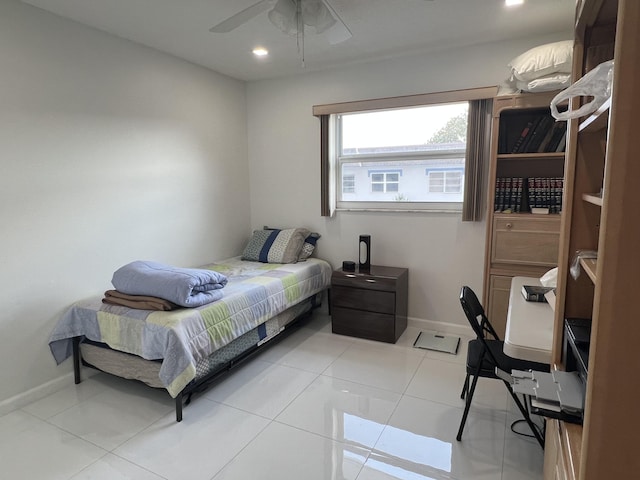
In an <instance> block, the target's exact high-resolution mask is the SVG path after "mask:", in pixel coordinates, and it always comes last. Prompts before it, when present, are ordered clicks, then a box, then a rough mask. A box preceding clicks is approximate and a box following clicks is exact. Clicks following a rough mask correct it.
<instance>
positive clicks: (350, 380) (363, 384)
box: [319, 373, 402, 395]
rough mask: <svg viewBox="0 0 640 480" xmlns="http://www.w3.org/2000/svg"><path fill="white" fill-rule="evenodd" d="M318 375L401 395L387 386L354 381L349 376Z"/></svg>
mask: <svg viewBox="0 0 640 480" xmlns="http://www.w3.org/2000/svg"><path fill="white" fill-rule="evenodd" d="M319 376H321V377H327V378H334V379H336V380H342V381H344V382H351V383H355V384H356V385H360V386H363V387H368V388H376V389H378V390H382V391H383V392H390V393H395V394H396V395H402V392H398V391H397V390H391V389H389V388H384V387H381V386H379V385H371V384H369V383H362V382H356V381H355V380H352V379H350V378H343V377H336V376H334V375H329V374H326V373H321V374H320V375H319Z"/></svg>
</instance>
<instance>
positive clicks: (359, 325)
mask: <svg viewBox="0 0 640 480" xmlns="http://www.w3.org/2000/svg"><path fill="white" fill-rule="evenodd" d="M331 329H332V331H333V333H337V334H340V335H349V336H352V337H360V338H367V339H369V340H377V341H379V342H387V343H395V341H396V339H397V337H398V336H399V335H396V322H395V316H394V315H386V314H383V313H373V312H364V311H360V310H352V309H350V308H341V307H334V308H333V309H332V310H331Z"/></svg>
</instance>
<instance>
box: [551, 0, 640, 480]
mask: <svg viewBox="0 0 640 480" xmlns="http://www.w3.org/2000/svg"><path fill="white" fill-rule="evenodd" d="M575 25H576V30H575V47H574V63H573V81H574V82H575V81H577V80H578V79H579V78H581V77H582V76H583V75H584V74H585V73H586V72H588V71H589V70H590V69H591V68H593V67H595V66H596V65H597V64H599V63H600V62H602V61H605V60H609V59H611V58H614V59H615V67H614V75H613V87H612V92H613V94H612V97H611V100H610V102H608V103H607V104H605V105H603V107H602V108H601V109H600V110H599V111H598V112H596V113H594V114H593V115H590V116H588V117H587V118H584V117H583V118H576V119H571V120H569V122H568V132H569V134H568V138H567V142H568V143H567V156H566V166H565V201H564V205H563V214H562V217H563V218H562V225H561V233H560V238H561V241H560V250H559V259H558V267H559V268H558V288H557V290H556V310H555V311H556V314H555V319H554V342H553V354H552V361H553V363H554V364H555V365H556V366H558V367H559V368H563V367H564V365H563V356H562V351H563V349H562V346H563V334H564V328H563V326H564V319H565V318H569V317H574V318H575V317H578V318H591V338H590V348H589V359H588V372H589V373H588V379H587V384H586V397H585V408H584V424H583V426H582V427H579V426H576V425H570V424H565V423H563V422H555V421H549V422H548V423H547V435H548V436H550V438H552V439H553V438H557V439H559V441H558V442H557V443H551V446H552V448H548V449H547V450H545V470H544V471H545V479H552V478H567V479H568V480H574V479H581V480H600V479H603V478H637V477H638V472H640V455H639V454H638V444H639V441H638V433H639V432H640V410H639V409H638V398H639V394H640V382H638V380H637V372H638V371H640V355H638V353H637V351H638V345H639V343H638V339H639V338H640V321H638V318H637V315H638V313H637V311H638V308H637V305H638V302H637V297H638V272H639V271H640V254H639V253H638V245H640V222H638V221H637V216H638V212H639V211H640V210H639V209H640V188H639V185H640V161H638V147H637V145H638V143H640V140H639V139H638V136H637V133H634V131H635V129H636V125H637V123H636V118H637V117H638V116H639V115H640V91H639V88H640V87H639V86H640V29H638V25H640V2H638V1H637V0H582V1H580V2H578V8H577V18H576V24H575ZM589 100H590V99H587V100H586V101H589ZM580 101H581V99H578V98H576V99H572V101H571V109H572V110H575V109H577V108H578V107H579V106H580ZM585 249H586V250H594V251H596V252H597V260H595V261H594V260H583V261H581V262H580V264H581V266H582V271H581V273H580V275H579V276H578V277H577V278H574V277H573V276H572V275H571V274H570V271H569V270H570V266H571V264H572V262H573V260H574V258H575V255H576V252H577V251H578V250H585ZM560 441H561V442H560ZM553 472H560V473H559V474H558V475H556V476H554V473H553Z"/></svg>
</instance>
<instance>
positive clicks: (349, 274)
mask: <svg viewBox="0 0 640 480" xmlns="http://www.w3.org/2000/svg"><path fill="white" fill-rule="evenodd" d="M345 277H349V278H356V276H355V275H353V274H351V273H347V274H345Z"/></svg>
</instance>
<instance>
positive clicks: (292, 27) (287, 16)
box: [268, 0, 298, 35]
mask: <svg viewBox="0 0 640 480" xmlns="http://www.w3.org/2000/svg"><path fill="white" fill-rule="evenodd" d="M268 17H269V20H270V21H271V23H273V24H274V25H275V26H276V27H277V28H278V29H280V30H281V31H282V32H284V33H286V34H287V35H295V34H296V33H297V32H298V18H297V6H296V2H295V0H278V1H277V2H276V4H275V6H274V7H273V9H272V10H270V11H269V13H268Z"/></svg>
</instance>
